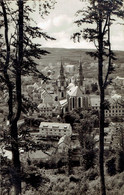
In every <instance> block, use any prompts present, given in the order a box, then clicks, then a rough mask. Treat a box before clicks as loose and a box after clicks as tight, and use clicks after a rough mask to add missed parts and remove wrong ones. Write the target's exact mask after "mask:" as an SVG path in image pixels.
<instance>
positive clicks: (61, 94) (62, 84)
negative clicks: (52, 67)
mask: <svg viewBox="0 0 124 195" xmlns="http://www.w3.org/2000/svg"><path fill="white" fill-rule="evenodd" d="M57 86H58V98H59V100H62V99H65V98H66V87H67V86H66V80H65V75H64V67H63V64H62V61H61V67H60V75H59V76H58V79H57Z"/></svg>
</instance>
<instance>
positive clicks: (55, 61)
mask: <svg viewBox="0 0 124 195" xmlns="http://www.w3.org/2000/svg"><path fill="white" fill-rule="evenodd" d="M43 49H45V50H47V51H48V52H50V54H48V55H46V56H42V59H41V60H40V62H39V61H38V63H39V65H40V70H43V68H44V67H46V66H49V67H50V68H52V69H54V70H55V71H56V72H57V73H58V71H59V67H60V61H61V59H62V61H63V63H64V64H74V65H75V66H76V68H78V64H79V61H80V60H81V61H82V64H83V68H84V75H87V77H97V60H94V59H93V58H91V57H90V56H89V55H87V54H86V52H88V51H91V50H86V49H64V48H43ZM115 54H116V57H117V60H116V61H115V62H114V63H115V64H116V71H115V72H114V74H113V77H115V76H116V75H119V76H123V67H124V64H123V63H124V62H123V56H124V51H115ZM91 63H92V64H95V66H93V68H92V67H91V66H90V64H91ZM91 70H92V71H91Z"/></svg>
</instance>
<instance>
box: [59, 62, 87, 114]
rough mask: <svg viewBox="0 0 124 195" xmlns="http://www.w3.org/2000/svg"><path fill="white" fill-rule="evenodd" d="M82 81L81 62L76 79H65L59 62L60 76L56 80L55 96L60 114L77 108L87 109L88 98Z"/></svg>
mask: <svg viewBox="0 0 124 195" xmlns="http://www.w3.org/2000/svg"><path fill="white" fill-rule="evenodd" d="M83 81H84V75H83V68H82V63H81V62H80V63H79V68H78V77H77V78H75V77H73V78H72V79H68V78H66V77H65V73H64V67H63V63H62V62H61V66H60V75H59V76H58V79H57V94H58V100H59V103H60V106H61V110H62V113H66V112H70V111H72V110H74V109H78V108H84V109H87V108H88V106H89V98H88V96H87V95H86V94H85V87H84V85H83Z"/></svg>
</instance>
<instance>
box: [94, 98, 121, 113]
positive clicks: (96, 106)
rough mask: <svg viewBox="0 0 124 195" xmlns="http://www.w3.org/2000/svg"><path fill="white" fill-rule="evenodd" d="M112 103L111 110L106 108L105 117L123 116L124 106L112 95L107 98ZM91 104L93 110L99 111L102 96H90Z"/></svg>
mask: <svg viewBox="0 0 124 195" xmlns="http://www.w3.org/2000/svg"><path fill="white" fill-rule="evenodd" d="M106 99H107V100H108V101H109V103H110V108H109V110H105V117H115V116H117V117H122V116H124V107H123V106H121V105H119V104H118V103H117V101H114V100H113V99H112V98H111V97H109V98H108V97H107V98H106ZM90 104H91V107H92V109H93V110H96V111H99V109H100V97H99V96H97V95H96V96H90Z"/></svg>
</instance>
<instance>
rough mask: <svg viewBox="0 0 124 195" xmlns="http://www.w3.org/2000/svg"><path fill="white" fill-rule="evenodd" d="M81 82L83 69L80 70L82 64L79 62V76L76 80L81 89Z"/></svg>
mask: <svg viewBox="0 0 124 195" xmlns="http://www.w3.org/2000/svg"><path fill="white" fill-rule="evenodd" d="M83 80H84V75H83V68H82V63H81V61H80V63H79V76H78V79H77V84H78V86H79V87H83Z"/></svg>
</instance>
